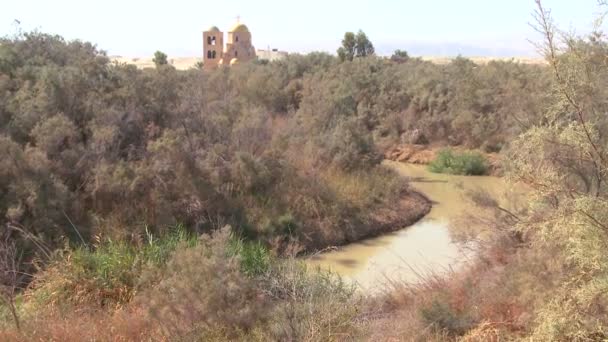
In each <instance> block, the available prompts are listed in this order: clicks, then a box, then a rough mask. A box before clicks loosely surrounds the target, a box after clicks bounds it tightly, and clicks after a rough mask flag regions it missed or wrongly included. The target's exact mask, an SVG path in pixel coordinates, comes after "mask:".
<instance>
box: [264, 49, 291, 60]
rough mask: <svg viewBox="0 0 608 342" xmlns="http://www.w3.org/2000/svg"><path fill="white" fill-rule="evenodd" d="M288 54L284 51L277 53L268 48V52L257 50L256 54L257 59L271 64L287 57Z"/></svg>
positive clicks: (275, 50)
mask: <svg viewBox="0 0 608 342" xmlns="http://www.w3.org/2000/svg"><path fill="white" fill-rule="evenodd" d="M288 54H289V53H287V52H286V51H279V50H278V49H272V50H271V49H270V48H269V49H268V50H258V51H257V52H256V55H257V56H258V59H265V60H268V61H271V62H272V61H277V60H280V59H283V58H285V57H287V55H288Z"/></svg>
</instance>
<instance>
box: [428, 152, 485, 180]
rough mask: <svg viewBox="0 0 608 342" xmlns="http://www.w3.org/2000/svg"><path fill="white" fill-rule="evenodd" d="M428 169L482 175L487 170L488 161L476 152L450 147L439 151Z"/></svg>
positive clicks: (437, 171) (457, 173)
mask: <svg viewBox="0 0 608 342" xmlns="http://www.w3.org/2000/svg"><path fill="white" fill-rule="evenodd" d="M429 170H430V171H431V172H436V173H449V174H453V175H483V174H485V173H486V172H487V170H488V162H487V160H486V159H485V157H484V156H483V155H482V154H480V153H478V152H454V151H452V150H451V149H443V150H441V151H439V153H438V154H437V157H436V158H435V160H433V161H432V162H431V163H430V164H429Z"/></svg>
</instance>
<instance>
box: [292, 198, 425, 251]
mask: <svg viewBox="0 0 608 342" xmlns="http://www.w3.org/2000/svg"><path fill="white" fill-rule="evenodd" d="M431 209H432V201H431V200H430V199H429V198H428V197H426V196H425V195H424V194H423V193H421V192H418V191H417V190H414V189H413V188H408V189H405V190H403V191H402V193H401V196H400V197H399V199H398V201H397V202H396V203H394V205H392V206H390V207H381V208H378V209H376V210H375V211H373V212H372V213H371V214H369V216H368V221H367V222H365V223H364V224H363V225H359V226H357V227H354V228H351V229H344V230H342V231H340V232H335V234H333V235H331V236H325V237H324V238H323V239H322V242H319V240H317V241H316V242H315V243H314V246H303V247H304V254H315V253H323V252H324V251H327V250H332V249H336V248H340V247H343V246H347V245H350V244H353V243H358V242H361V241H365V240H368V239H373V238H376V237H379V236H382V235H385V234H389V233H392V232H395V231H398V230H401V229H404V228H405V227H409V226H411V225H413V224H415V223H416V222H418V221H420V220H421V219H423V218H424V217H425V216H426V215H427V214H428V213H429V212H430V211H431Z"/></svg>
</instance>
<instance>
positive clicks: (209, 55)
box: [207, 51, 211, 59]
mask: <svg viewBox="0 0 608 342" xmlns="http://www.w3.org/2000/svg"><path fill="white" fill-rule="evenodd" d="M207 58H209V59H211V51H207Z"/></svg>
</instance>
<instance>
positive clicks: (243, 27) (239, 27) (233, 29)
mask: <svg viewBox="0 0 608 342" xmlns="http://www.w3.org/2000/svg"><path fill="white" fill-rule="evenodd" d="M228 32H249V28H248V27H247V25H245V24H242V23H236V24H234V26H232V27H231V28H230V31H228Z"/></svg>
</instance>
